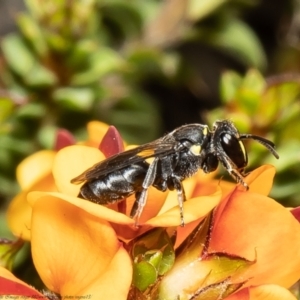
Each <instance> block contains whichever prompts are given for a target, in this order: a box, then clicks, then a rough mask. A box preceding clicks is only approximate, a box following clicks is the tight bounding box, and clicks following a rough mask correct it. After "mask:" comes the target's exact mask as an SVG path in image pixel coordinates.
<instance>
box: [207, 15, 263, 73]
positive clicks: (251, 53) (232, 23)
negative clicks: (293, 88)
mask: <svg viewBox="0 0 300 300" xmlns="http://www.w3.org/2000/svg"><path fill="white" fill-rule="evenodd" d="M204 39H205V41H206V42H208V43H209V44H211V45H213V46H214V47H217V48H221V49H224V50H225V51H227V52H229V53H231V54H232V55H233V56H235V57H236V58H239V59H240V61H241V62H243V63H244V64H245V65H247V66H249V67H255V68H258V69H260V70H264V69H265V68H266V64H267V59H266V55H265V53H264V50H263V47H262V45H261V43H260V41H259V39H258V38H257V36H256V34H255V33H254V32H253V31H252V29H251V28H250V27H249V26H248V25H246V24H245V23H243V22H242V21H240V20H238V19H234V18H230V19H226V20H224V21H223V22H221V24H220V26H219V27H218V28H217V29H214V30H211V31H210V32H209V31H206V32H205V37H204Z"/></svg>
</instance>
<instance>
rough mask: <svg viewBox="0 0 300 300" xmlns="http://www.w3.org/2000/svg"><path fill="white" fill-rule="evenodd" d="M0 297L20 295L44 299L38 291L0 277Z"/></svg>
mask: <svg viewBox="0 0 300 300" xmlns="http://www.w3.org/2000/svg"><path fill="white" fill-rule="evenodd" d="M0 295H20V296H25V297H28V298H36V299H45V300H46V298H44V297H43V296H42V294H40V293H39V292H38V291H36V290H34V289H33V288H30V287H28V286H26V285H23V284H21V283H19V282H16V281H13V280H9V279H7V278H4V277H0Z"/></svg>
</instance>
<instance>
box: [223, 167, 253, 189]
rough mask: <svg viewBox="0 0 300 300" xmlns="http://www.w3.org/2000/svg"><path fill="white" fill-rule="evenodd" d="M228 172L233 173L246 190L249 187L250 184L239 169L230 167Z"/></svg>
mask: <svg viewBox="0 0 300 300" xmlns="http://www.w3.org/2000/svg"><path fill="white" fill-rule="evenodd" d="M228 172H229V174H230V175H231V176H232V177H233V178H234V179H235V180H236V181H237V182H238V183H240V184H241V185H242V186H243V187H244V188H245V189H246V190H248V189H249V186H248V184H247V183H246V182H245V181H244V177H243V175H242V174H241V173H240V172H239V171H237V170H235V169H229V170H228Z"/></svg>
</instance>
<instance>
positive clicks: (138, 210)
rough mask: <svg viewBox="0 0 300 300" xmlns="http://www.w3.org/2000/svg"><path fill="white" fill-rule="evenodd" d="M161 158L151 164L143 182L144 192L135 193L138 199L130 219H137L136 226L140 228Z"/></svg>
mask: <svg viewBox="0 0 300 300" xmlns="http://www.w3.org/2000/svg"><path fill="white" fill-rule="evenodd" d="M158 161H159V158H158V157H156V158H155V159H154V160H153V162H152V163H151V164H150V166H149V169H148V171H147V173H146V176H145V179H144V181H143V185H142V190H141V191H140V192H137V193H135V195H136V199H135V202H134V204H133V206H132V209H131V212H130V217H131V218H133V219H135V226H136V227H138V221H139V218H140V216H141V214H142V212H143V209H144V207H145V205H146V202H147V196H148V188H149V187H150V186H151V185H152V184H153V183H154V180H155V176H156V171H157V163H158Z"/></svg>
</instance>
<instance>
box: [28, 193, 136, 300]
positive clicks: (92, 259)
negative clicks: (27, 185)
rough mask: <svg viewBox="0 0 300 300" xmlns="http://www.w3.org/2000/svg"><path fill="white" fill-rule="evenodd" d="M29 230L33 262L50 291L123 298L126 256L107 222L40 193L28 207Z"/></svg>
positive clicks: (127, 271)
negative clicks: (38, 197) (42, 196)
mask: <svg viewBox="0 0 300 300" xmlns="http://www.w3.org/2000/svg"><path fill="white" fill-rule="evenodd" d="M31 231H32V232H31V235H32V237H31V243H32V257H33V261H34V264H35V267H36V269H37V271H38V272H39V274H40V277H41V279H42V280H43V282H44V283H45V284H46V286H47V287H48V288H49V289H50V290H51V291H54V292H56V293H59V294H60V295H61V296H62V298H64V297H67V296H72V297H73V298H75V297H76V296H87V298H89V299H97V300H98V299H120V300H121V299H126V297H127V293H128V290H129V286H130V283H131V276H132V275H131V274H132V266H131V260H130V257H129V255H128V253H127V252H126V251H125V250H124V248H123V247H122V245H121V244H120V242H119V241H118V239H117V236H116V234H115V232H114V230H113V229H112V227H111V226H110V224H109V223H108V222H107V221H104V220H100V219H99V218H96V217H95V216H93V215H91V214H89V213H87V212H86V211H84V210H82V209H80V208H78V207H76V206H74V205H72V204H70V203H68V202H65V201H60V200H58V199H54V198H53V199H51V201H49V199H47V197H44V198H41V199H39V200H37V201H36V202H35V204H34V206H33V213H32V224H31ZM116 283H117V284H116Z"/></svg>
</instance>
